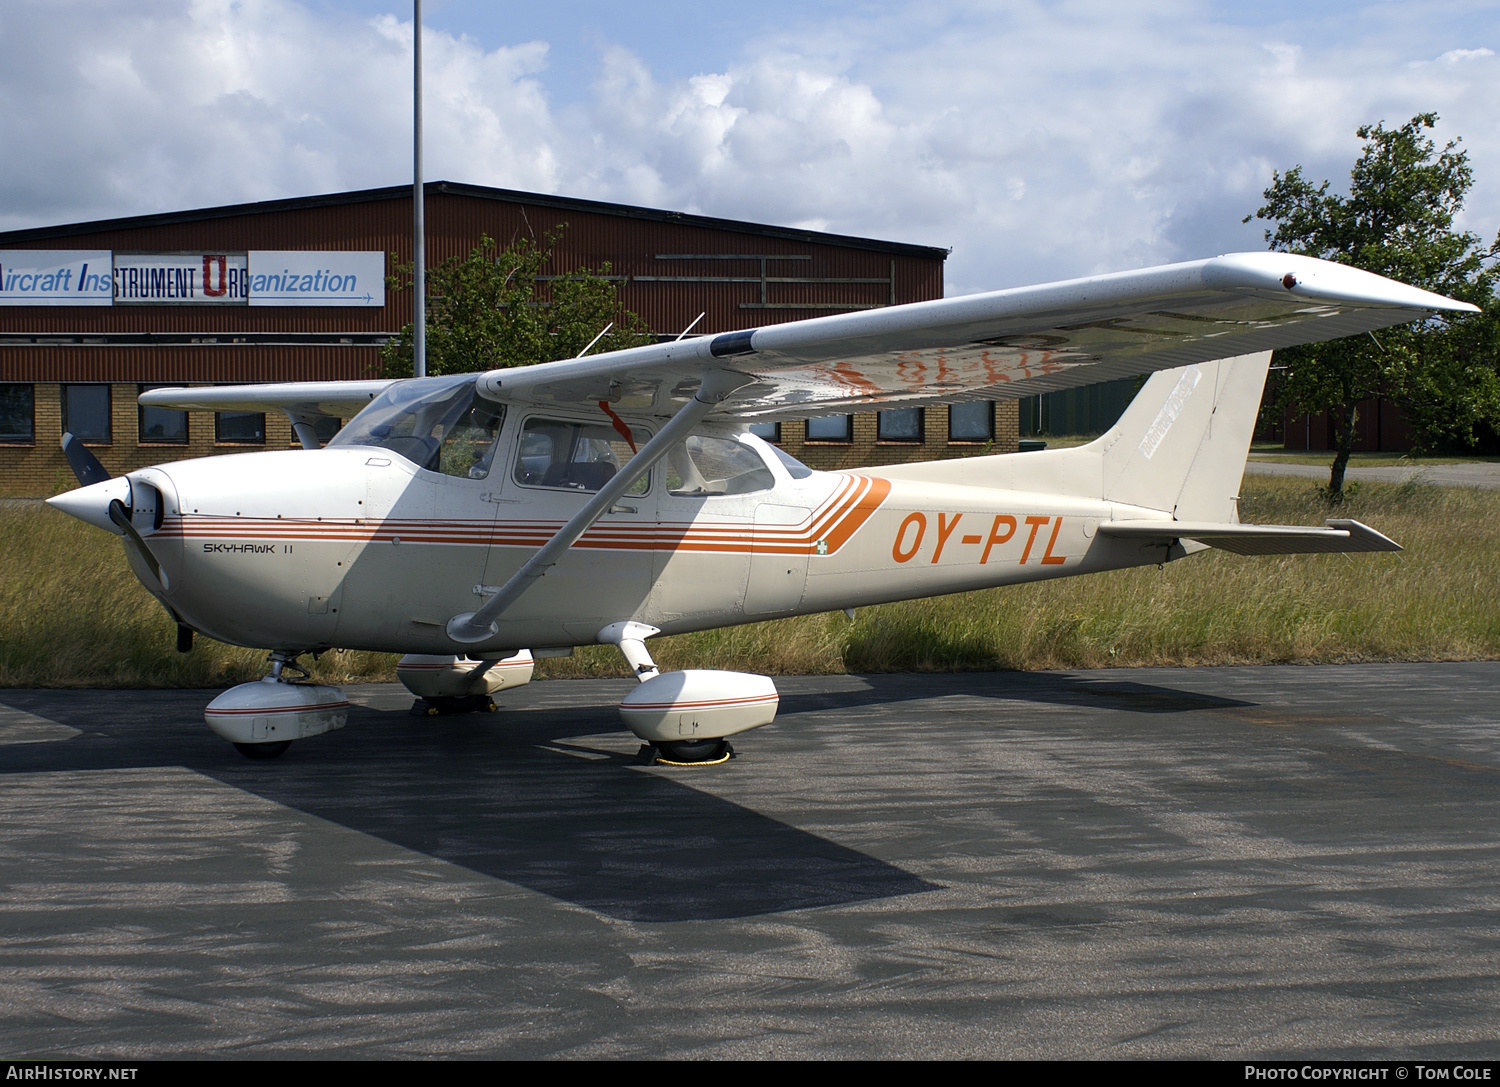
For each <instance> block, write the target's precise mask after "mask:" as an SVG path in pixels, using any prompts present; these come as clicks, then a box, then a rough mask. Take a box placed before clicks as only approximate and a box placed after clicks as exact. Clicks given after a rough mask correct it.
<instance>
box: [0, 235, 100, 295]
mask: <svg viewBox="0 0 1500 1087" xmlns="http://www.w3.org/2000/svg"><path fill="white" fill-rule="evenodd" d="M109 256H110V255H109V251H108V250H103V251H98V250H92V249H0V306H107V305H109V303H110V296H111V293H112V291H111V285H110V262H109Z"/></svg>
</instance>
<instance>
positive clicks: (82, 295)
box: [0, 249, 385, 306]
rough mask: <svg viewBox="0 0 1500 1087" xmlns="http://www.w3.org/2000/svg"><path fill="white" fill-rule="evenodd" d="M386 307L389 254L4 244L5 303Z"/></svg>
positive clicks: (1, 287)
mask: <svg viewBox="0 0 1500 1087" xmlns="http://www.w3.org/2000/svg"><path fill="white" fill-rule="evenodd" d="M111 304H113V305H131V306H139V305H152V306H160V305H198V306H204V305H207V306H246V305H249V306H384V305H385V254H384V253H382V252H379V251H378V250H377V251H374V252H323V251H319V250H291V251H270V250H251V251H250V252H248V253H113V254H112V253H110V252H109V251H108V250H103V251H98V252H96V251H93V250H83V249H0V306H108V305H111Z"/></svg>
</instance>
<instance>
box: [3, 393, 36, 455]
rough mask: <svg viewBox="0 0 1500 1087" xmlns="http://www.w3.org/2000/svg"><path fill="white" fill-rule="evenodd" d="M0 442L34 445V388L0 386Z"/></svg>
mask: <svg viewBox="0 0 1500 1087" xmlns="http://www.w3.org/2000/svg"><path fill="white" fill-rule="evenodd" d="M0 442H3V443H5V444H7V445H35V444H36V387H35V386H34V385H0Z"/></svg>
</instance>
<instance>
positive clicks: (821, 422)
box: [807, 415, 854, 442]
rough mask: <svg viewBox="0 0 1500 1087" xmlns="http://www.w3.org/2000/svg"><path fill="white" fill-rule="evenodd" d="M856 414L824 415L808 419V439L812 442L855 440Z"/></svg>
mask: <svg viewBox="0 0 1500 1087" xmlns="http://www.w3.org/2000/svg"><path fill="white" fill-rule="evenodd" d="M853 423H854V416H852V415H822V416H819V417H818V418H816V419H809V420H808V421H807V440H808V441H810V442H848V441H853V440H854V439H853V434H854V427H853Z"/></svg>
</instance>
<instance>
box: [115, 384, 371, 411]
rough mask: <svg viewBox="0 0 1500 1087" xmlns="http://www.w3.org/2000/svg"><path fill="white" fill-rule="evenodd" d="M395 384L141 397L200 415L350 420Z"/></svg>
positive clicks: (160, 392)
mask: <svg viewBox="0 0 1500 1087" xmlns="http://www.w3.org/2000/svg"><path fill="white" fill-rule="evenodd" d="M393 384H395V382H394V381H393V380H392V379H390V378H383V379H379V380H374V381H297V382H284V383H276V384H268V385H219V386H210V387H207V388H197V389H150V390H148V391H146V392H144V393H142V394H141V396H140V401H141V403H142V404H145V405H146V406H147V407H155V408H178V409H188V408H191V409H194V410H197V411H284V412H286V413H287V414H288V415H290V416H292V417H293V418H296V417H298V416H313V417H317V416H326V417H329V418H333V419H349V418H352V417H354V416H356V415H358V414H359V413H360V412H361V411H363V410H364V408H365V406H366V405H367V404H369V402H370V401H371V400H374V399H375V398H376V397H377V396H379V395H380V394H381V393H383V392H384V391H385V390H386V389H387V388H389V387H390V386H391V385H393Z"/></svg>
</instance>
